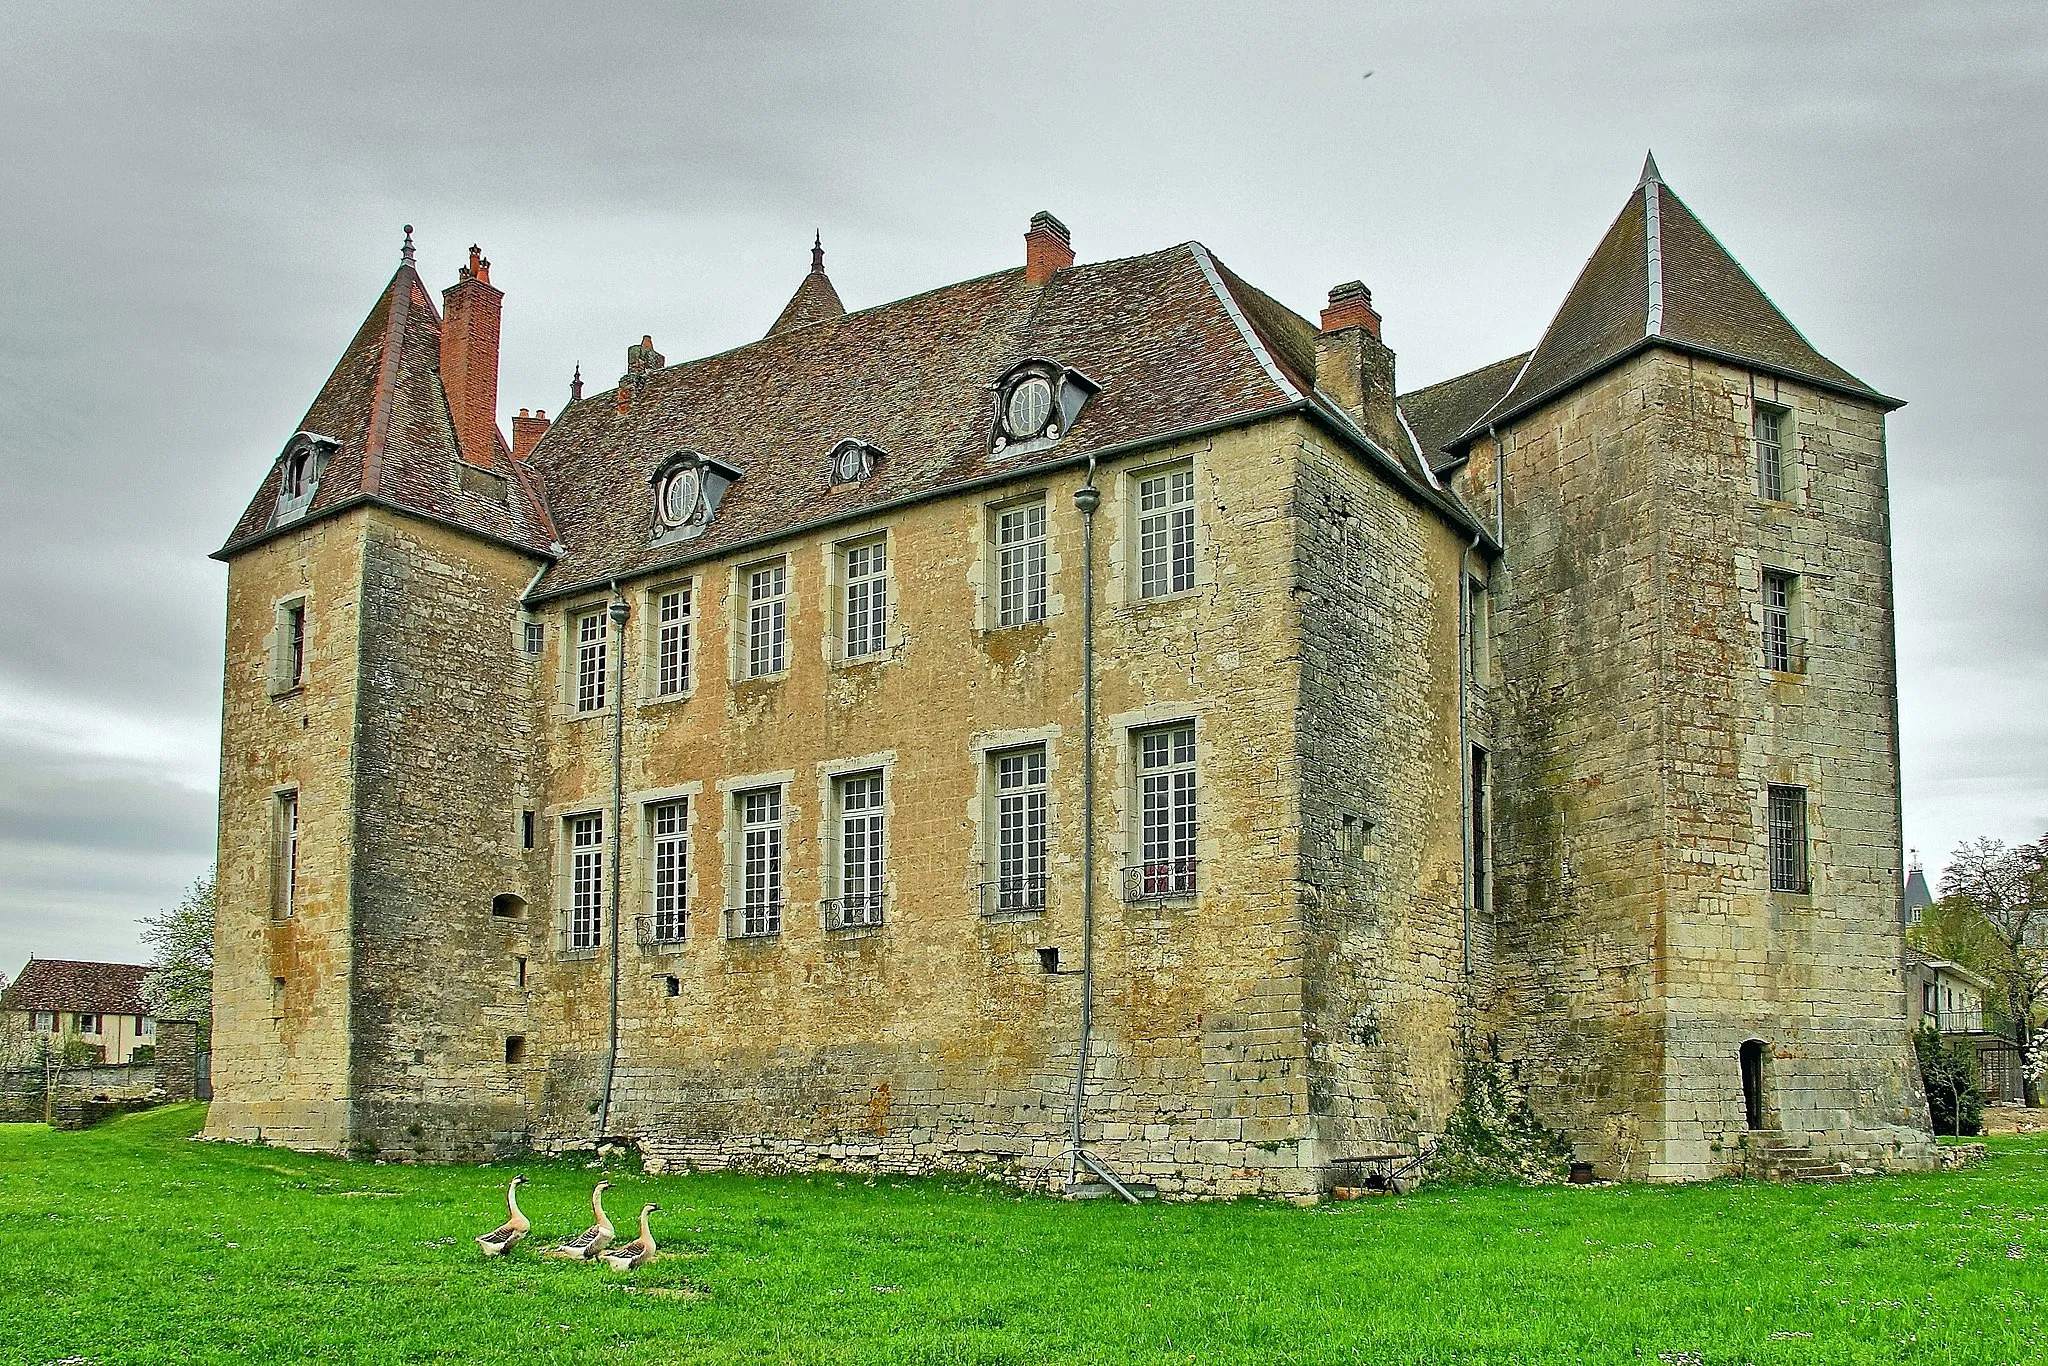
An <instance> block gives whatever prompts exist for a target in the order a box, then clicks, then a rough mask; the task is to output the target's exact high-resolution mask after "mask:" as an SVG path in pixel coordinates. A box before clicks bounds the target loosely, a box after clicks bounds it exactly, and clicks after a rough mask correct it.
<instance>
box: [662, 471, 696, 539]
mask: <svg viewBox="0 0 2048 1366" xmlns="http://www.w3.org/2000/svg"><path fill="white" fill-rule="evenodd" d="M699 488H700V485H699V483H698V479H697V471H695V470H677V471H676V472H675V473H674V474H672V475H670V476H669V477H668V483H667V484H665V485H663V486H662V491H661V520H662V521H664V522H666V523H668V525H670V526H682V525H683V524H684V523H686V522H688V521H689V520H690V518H692V517H694V516H695V515H696V513H697V503H698V498H699V493H698V490H699Z"/></svg>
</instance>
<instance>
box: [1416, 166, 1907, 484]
mask: <svg viewBox="0 0 2048 1366" xmlns="http://www.w3.org/2000/svg"><path fill="white" fill-rule="evenodd" d="M1658 344H1661V345H1665V346H1670V347H1673V348H1674V349H1677V350H1681V351H1693V352H1697V353H1699V354H1701V355H1706V356H1712V357H1716V358H1720V359H1724V360H1729V361H1733V362H1735V363H1737V364H1742V365H1750V366H1754V367H1755V368H1757V369H1759V370H1763V371H1768V372H1771V373H1775V374H1779V375H1783V376H1785V377H1786V378H1788V379H1795V380H1803V381H1806V382H1808V383H1811V384H1814V385H1817V386H1819V387H1821V388H1824V389H1832V390H1835V391H1836V392H1839V393H1846V394H1850V395H1853V396H1856V397H1859V398H1866V399H1869V400H1870V401H1871V402H1873V403H1876V404H1878V405H1880V406H1882V407H1885V408H1887V409H1889V408H1896V407H1898V406H1900V405H1899V402H1898V400H1896V399H1889V398H1886V397H1885V396H1884V395H1882V394H1880V393H1878V391H1877V390H1875V389H1873V388H1871V387H1870V386H1869V385H1867V384H1865V383H1864V382H1863V381H1862V380H1860V379H1857V378H1856V377H1855V376H1854V375H1852V374H1850V373H1849V372H1848V371H1847V370H1844V369H1843V368H1842V367H1840V366H1839V365H1836V364H1835V363H1834V362H1833V361H1831V360H1829V359H1828V358H1827V357H1825V356H1823V355H1821V354H1820V352H1819V351H1817V350H1815V349H1814V347H1813V344H1812V343H1811V342H1809V341H1807V339H1806V338H1805V337H1804V336H1803V335H1802V334H1801V333H1800V331H1799V329H1798V328H1796V327H1794V326H1793V325H1792V323H1791V321H1790V320H1789V319H1787V318H1786V317H1785V315H1784V314H1783V313H1781V312H1779V311H1778V308H1777V305H1775V304H1773V303H1772V302H1771V301H1770V299H1769V297H1768V296H1766V295H1765V294H1764V292H1763V290H1761V289H1759V288H1758V287H1757V284H1756V281H1754V280H1752V279H1751V278H1750V277H1749V273H1748V272H1747V271H1745V270H1743V268H1742V266H1741V265H1740V264H1739V263H1737V261H1736V260H1735V258H1734V257H1733V256H1731V255H1730V254H1729V253H1728V250H1727V248H1725V247H1723V246H1722V245H1721V243H1720V242H1719V241H1718V240H1717V239H1716V238H1715V237H1714V235H1713V234H1712V233H1711V232H1709V231H1708V230H1707V228H1706V226H1705V225H1704V224H1702V223H1701V222H1700V221H1699V219H1698V218H1696V217H1694V215H1693V212H1692V210H1691V209H1689V208H1687V207H1686V206H1685V204H1684V202H1683V201H1681V200H1680V199H1679V197H1678V195H1677V194H1676V193H1675V192H1674V191H1673V190H1672V189H1671V187H1670V186H1668V185H1666V184H1665V183H1664V181H1663V177H1662V176H1661V175H1660V174H1659V173H1658V171H1657V163H1656V161H1655V160H1654V159H1652V160H1649V161H1647V162H1646V163H1645V165H1644V167H1643V178H1642V180H1641V182H1640V183H1639V184H1638V185H1637V186H1636V189H1635V190H1634V192H1633V193H1631V194H1630V195H1629V198H1628V201H1627V202H1626V203H1625V204H1623V205H1622V209H1621V213H1620V214H1619V215H1618V216H1616V218H1615V220H1614V222H1613V224H1612V225H1611V226H1610V227H1609V228H1608V229H1607V235H1606V236H1605V237H1603V238H1601V239H1600V245H1599V246H1598V247H1597V248H1595V249H1594V252H1593V255H1592V257H1591V259H1589V260H1588V261H1587V262H1586V266H1585V269H1584V270H1582V271H1580V272H1579V278H1578V280H1577V282H1576V283H1574V284H1573V285H1572V288H1571V292H1570V293H1568V294H1567V295H1566V296H1565V300H1564V304H1563V306H1562V307H1560V308H1559V309H1558V310H1557V316H1556V317H1555V318H1553V319H1552V320H1551V323H1550V326H1549V328H1548V329H1547V330H1546V331H1545V332H1544V334H1543V339H1542V340H1541V341H1540V342H1538V343H1537V344H1536V349H1535V350H1534V351H1533V352H1532V353H1530V356H1529V360H1528V364H1527V366H1526V367H1525V368H1524V370H1523V371H1522V373H1521V374H1520V375H1518V376H1517V377H1516V378H1515V380H1514V382H1513V383H1512V384H1511V385H1509V386H1508V388H1507V390H1506V392H1505V393H1503V394H1502V395H1501V396H1500V398H1499V399H1498V400H1497V401H1496V402H1495V403H1494V404H1493V405H1492V407H1491V408H1490V409H1489V410H1488V411H1486V412H1485V413H1483V414H1481V415H1480V416H1479V417H1478V418H1477V419H1475V420H1474V421H1473V422H1472V423H1470V424H1469V425H1468V426H1467V427H1466V429H1465V430H1464V431H1463V432H1462V433H1460V434H1459V436H1458V437H1457V438H1456V439H1455V442H1454V444H1457V445H1462V444H1463V443H1464V442H1465V441H1468V440H1470V439H1471V438H1472V437H1473V436H1475V435H1477V434H1478V430H1479V429H1480V428H1481V427H1482V426H1483V425H1484V424H1485V423H1487V422H1499V421H1502V420H1505V419H1506V418H1509V417H1511V416H1514V415H1515V414H1517V413H1520V412H1523V411H1526V410H1527V409H1529V408H1531V407H1534V406H1535V405H1537V404H1539V403H1541V402H1544V401H1545V400H1547V399H1549V398H1551V397H1553V396H1555V395H1557V394H1559V393H1562V392H1564V391H1565V390H1567V389H1569V388H1571V387H1572V386H1573V385H1575V384H1577V383H1579V382H1580V381H1582V380H1585V379H1587V378H1590V377H1591V376H1592V375H1594V374H1596V373H1598V372H1599V371H1601V370H1604V369H1606V368H1607V367H1608V366H1610V365H1612V364H1614V363H1615V362H1616V361H1619V360H1621V359H1622V358H1623V357H1625V356H1628V355H1630V354H1633V353H1634V352H1635V351H1637V350H1639V349H1640V348H1642V347H1644V346H1648V345H1658Z"/></svg>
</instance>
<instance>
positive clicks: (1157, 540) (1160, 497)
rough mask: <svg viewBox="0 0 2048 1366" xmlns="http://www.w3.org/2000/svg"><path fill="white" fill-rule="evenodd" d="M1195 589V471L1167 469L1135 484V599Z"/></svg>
mask: <svg viewBox="0 0 2048 1366" xmlns="http://www.w3.org/2000/svg"><path fill="white" fill-rule="evenodd" d="M1194 586H1195V472H1194V471H1193V470H1192V469H1178V470H1168V471H1166V472H1165V473H1163V474H1155V475H1153V476H1152V477H1150V478H1149V479H1143V480H1140V481H1139V483H1138V596H1139V597H1143V598H1157V597H1164V596H1165V595H1166V594H1168V593H1182V592H1186V591H1187V590H1188V589H1190V588H1193V587H1194Z"/></svg>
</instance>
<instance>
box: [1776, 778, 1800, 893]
mask: <svg viewBox="0 0 2048 1366" xmlns="http://www.w3.org/2000/svg"><path fill="white" fill-rule="evenodd" d="M1769 821H1770V844H1771V890H1772V891H1774V892H1804V891H1806V890H1808V886H1809V884H1808V882H1807V868H1806V789H1805V788H1803V787H1778V786H1776V785H1775V784H1774V785H1773V786H1772V787H1771V792H1770V813H1769Z"/></svg>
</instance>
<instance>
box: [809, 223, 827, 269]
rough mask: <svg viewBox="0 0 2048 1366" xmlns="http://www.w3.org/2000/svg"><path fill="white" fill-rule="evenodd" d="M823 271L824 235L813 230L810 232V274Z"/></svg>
mask: <svg viewBox="0 0 2048 1366" xmlns="http://www.w3.org/2000/svg"><path fill="white" fill-rule="evenodd" d="M824 273H825V235H824V234H823V233H821V232H818V231H815V230H813V231H812V233H811V274H813V275H823V274H824Z"/></svg>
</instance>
